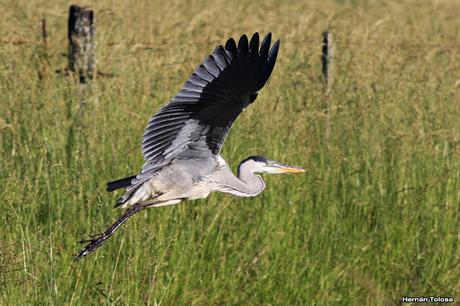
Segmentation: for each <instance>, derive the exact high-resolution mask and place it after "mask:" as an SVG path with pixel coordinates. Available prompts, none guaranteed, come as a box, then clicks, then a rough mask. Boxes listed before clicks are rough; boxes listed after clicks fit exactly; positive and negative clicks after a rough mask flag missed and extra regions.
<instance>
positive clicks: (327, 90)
mask: <svg viewBox="0 0 460 306" xmlns="http://www.w3.org/2000/svg"><path fill="white" fill-rule="evenodd" d="M333 54H334V53H333V48H332V34H331V33H329V31H325V32H323V45H322V52H321V63H322V75H323V89H324V101H325V103H324V104H325V105H324V112H325V113H326V115H327V117H326V120H327V121H326V138H329V135H330V130H331V121H330V110H331V100H330V95H331V88H332V81H333V74H332V59H333Z"/></svg>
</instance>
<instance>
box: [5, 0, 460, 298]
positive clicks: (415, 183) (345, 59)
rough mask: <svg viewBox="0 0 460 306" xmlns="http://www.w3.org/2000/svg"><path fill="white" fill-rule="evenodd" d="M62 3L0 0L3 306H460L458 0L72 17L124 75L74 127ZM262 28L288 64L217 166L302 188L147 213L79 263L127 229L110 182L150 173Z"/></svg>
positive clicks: (176, 8)
mask: <svg viewBox="0 0 460 306" xmlns="http://www.w3.org/2000/svg"><path fill="white" fill-rule="evenodd" d="M70 4H73V3H71V2H68V1H52V2H50V1H39V0H34V1H24V0H20V1H7V0H0V11H1V13H2V16H3V18H2V19H1V21H0V37H1V43H0V91H1V94H0V198H1V201H0V208H1V212H2V213H1V215H0V304H2V305H25V304H34V305H44V304H49V305H64V304H65V305H90V304H91V305H93V304H108V305H111V304H116V305H128V304H129V305H139V304H145V305H157V304H162V305H183V304H187V305H209V304H211V305H213V304H217V305H256V304H263V305H337V304H339V305H364V304H367V305H393V304H399V298H400V297H401V296H403V295H409V296H419V295H451V296H456V301H457V303H458V301H459V299H460V250H459V238H460V234H459V232H460V231H459V230H460V224H459V223H460V221H459V220H460V218H459V216H460V213H459V211H460V142H459V141H460V139H459V137H460V119H459V118H460V107H459V103H460V100H459V98H460V64H459V63H460V43H459V42H460V31H459V30H460V19H459V18H458V12H459V9H460V3H459V2H458V1H447V0H446V1H401V2H398V1H359V0H356V1H346V0H336V1H333V0H328V1H320V0H317V1H316V0H315V1H308V2H307V1H305V2H300V1H223V0H217V1H188V2H185V1H184V2H182V1H176V0H173V1H168V2H166V1H136V2H131V1H121V0H112V1H108V0H103V1H97V2H96V1H93V2H91V1H87V2H84V3H79V4H80V5H89V6H90V7H92V8H93V9H94V10H95V13H96V27H97V61H98V69H99V70H100V71H102V72H105V73H113V74H114V75H115V76H114V77H113V78H99V79H97V80H96V81H94V82H93V84H92V86H91V88H90V89H89V90H88V92H87V93H86V97H85V100H86V101H87V103H86V106H85V111H84V112H83V113H82V112H79V104H80V97H79V94H78V89H77V87H76V86H75V83H74V80H72V78H70V77H66V76H63V75H59V74H56V73H55V70H57V69H64V68H65V67H66V66H67V60H66V57H65V54H66V52H67V37H66V35H67V33H66V28H67V12H68V8H69V6H70ZM75 4H77V3H75ZM42 18H46V20H47V23H48V31H49V37H48V45H47V46H44V45H43V44H42V42H41V20H42ZM328 28H329V29H330V30H331V33H332V34H333V38H334V76H333V77H334V83H333V86H332V93H331V105H332V108H331V110H330V112H329V119H327V116H326V115H325V113H324V95H323V90H322V82H321V61H320V52H321V33H322V32H323V31H324V30H325V29H328ZM255 31H259V32H260V33H261V34H265V33H267V32H269V31H270V32H273V34H274V38H276V39H277V38H281V40H282V44H281V50H280V54H279V59H278V63H277V65H276V67H275V70H274V73H273V75H272V77H271V80H270V82H269V83H268V84H267V86H266V87H265V88H264V89H263V90H262V92H261V94H260V95H259V98H258V99H257V101H256V103H254V104H253V105H252V106H251V107H250V108H249V109H248V110H247V111H245V112H244V114H243V115H242V116H241V117H240V118H239V119H238V121H237V123H236V125H235V126H234V128H233V129H232V131H231V133H230V135H229V137H228V138H227V141H226V144H225V146H224V149H223V153H222V155H223V156H224V157H225V158H226V160H227V161H228V162H229V164H230V165H232V166H233V167H236V166H237V165H238V163H239V161H240V160H241V159H243V158H244V157H246V156H249V155H253V154H258V155H260V154H262V155H265V156H267V157H269V158H272V159H274V160H279V161H282V162H286V163H289V164H292V165H298V166H302V167H304V168H305V169H307V173H306V174H305V175H303V176H302V175H296V176H294V175H293V176H289V175H284V176H267V177H266V182H267V189H266V191H265V192H264V193H263V194H262V195H260V196H259V197H257V198H253V199H238V198H234V197H231V196H227V195H220V194H213V195H212V196H211V197H210V198H209V199H206V200H200V201H194V202H188V203H186V204H181V205H177V206H171V207H165V208H159V209H151V210H148V211H145V212H143V213H141V214H139V215H138V216H136V217H135V218H133V219H132V220H130V222H128V224H127V225H126V226H124V227H123V229H122V230H120V231H119V232H118V233H117V234H116V235H115V236H114V238H113V239H111V240H110V241H108V242H107V244H106V245H104V247H103V248H101V249H99V250H98V251H97V252H96V253H94V254H93V255H92V256H90V257H88V258H85V259H84V260H83V261H82V262H79V263H76V264H74V263H73V262H72V259H73V256H75V255H76V254H77V252H78V250H79V249H80V247H81V245H80V244H79V243H78V240H80V239H83V238H87V237H88V235H89V234H95V233H98V232H100V231H102V230H104V229H105V228H106V227H107V226H108V225H110V223H111V222H112V221H113V220H114V219H115V218H116V217H117V216H118V215H119V213H120V211H114V210H112V206H113V204H114V201H115V200H116V198H117V195H114V194H108V193H106V192H105V183H106V182H107V181H109V180H114V179H118V178H121V177H124V176H127V175H130V174H134V173H136V172H137V171H138V170H139V168H140V166H141V165H142V157H141V154H140V143H141V138H142V133H143V129H144V127H145V125H146V123H147V121H148V119H149V118H150V116H151V115H153V114H154V113H155V112H156V111H157V110H158V108H159V107H160V106H161V105H163V104H164V103H166V102H167V101H168V100H169V99H170V98H171V97H172V96H173V95H175V93H176V92H177V91H178V90H179V88H180V86H181V84H182V83H183V82H184V81H185V80H186V78H187V77H188V75H189V74H190V73H191V71H192V70H193V69H194V67H195V66H197V65H198V64H199V63H200V62H201V61H202V60H203V59H204V58H205V55H207V54H209V53H210V52H211V51H212V50H213V49H214V47H215V46H216V45H218V44H222V43H224V42H225V41H226V39H227V38H229V37H235V38H237V37H239V36H240V35H241V34H243V33H247V34H249V35H250V34H252V33H253V32H255ZM328 120H329V121H330V123H331V133H330V136H329V138H326V137H325V135H326V123H327V122H328ZM77 121H78V122H81V126H80V127H79V128H77V129H74V130H71V129H72V126H75V122H77Z"/></svg>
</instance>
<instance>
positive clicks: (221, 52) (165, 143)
mask: <svg viewBox="0 0 460 306" xmlns="http://www.w3.org/2000/svg"><path fill="white" fill-rule="evenodd" d="M271 37H272V36H271V33H269V34H268V35H267V36H265V38H264V39H263V40H262V43H260V48H259V34H258V33H255V34H254V35H253V36H252V37H251V39H250V40H248V37H247V36H246V35H243V36H241V38H240V39H239V41H238V45H237V44H236V42H235V40H233V39H232V38H230V39H229V40H228V41H227V42H226V44H225V46H219V47H217V48H216V49H215V50H214V52H212V54H211V55H209V56H208V57H207V58H206V59H205V60H204V62H203V63H202V64H201V65H199V66H198V67H197V68H196V69H195V71H194V72H193V73H192V75H191V76H190V77H189V78H188V80H187V81H186V82H185V84H184V85H183V86H182V88H181V90H180V91H179V93H178V94H177V95H176V96H175V97H174V98H172V99H171V100H170V102H169V103H168V104H166V105H165V106H163V107H162V108H161V109H160V110H159V112H158V113H156V114H155V115H154V116H153V117H152V118H151V119H150V121H149V123H148V125H147V127H146V128H145V132H144V138H143V143H142V154H143V157H144V160H145V163H144V165H143V166H142V169H141V171H140V173H139V174H137V175H134V176H130V177H127V178H123V179H120V180H117V181H113V182H110V183H108V184H107V191H114V190H117V189H120V188H126V192H125V194H124V195H123V196H122V197H121V198H120V199H119V200H118V202H117V205H116V206H115V207H121V208H128V209H127V211H126V212H125V213H124V214H123V215H122V216H121V217H120V218H119V219H118V220H117V221H116V222H115V223H114V224H113V225H112V226H110V227H109V228H108V229H107V230H106V231H105V232H104V233H102V234H100V235H98V236H96V237H94V238H93V239H90V240H86V241H83V242H88V244H87V245H86V247H84V248H83V249H82V250H81V251H80V253H79V255H78V256H77V257H76V258H75V260H79V259H80V258H82V257H84V256H86V255H88V254H90V253H91V252H93V251H94V250H95V249H96V248H98V247H99V246H100V245H101V244H102V243H103V242H104V241H105V240H107V239H108V238H109V237H110V236H112V235H113V233H114V232H115V231H116V230H117V229H118V228H119V227H120V226H121V225H122V224H123V223H125V222H126V221H127V220H128V219H129V218H130V217H131V216H132V215H134V214H135V213H137V212H139V211H141V210H142V209H144V208H146V207H159V206H165V205H172V204H177V203H179V202H181V201H183V200H191V199H201V198H206V197H207V196H208V195H209V194H210V193H211V192H215V191H219V192H224V193H229V194H232V195H235V196H238V197H253V196H256V195H258V194H260V193H261V192H262V191H263V190H264V188H265V183H264V180H263V179H262V177H261V176H260V175H258V174H259V173H270V174H271V173H300V172H304V170H303V169H301V168H297V167H292V166H288V165H285V164H282V163H279V162H275V161H272V160H269V159H267V158H265V157H262V156H251V157H248V158H246V159H244V160H243V161H242V162H241V163H240V164H239V167H238V173H237V175H236V176H235V175H234V174H233V172H232V171H231V170H230V168H229V166H228V165H227V163H226V162H225V160H224V159H223V158H222V157H221V156H220V151H221V148H222V145H223V143H224V140H225V137H226V136H227V134H228V132H229V130H230V128H231V126H232V124H233V122H234V121H235V119H236V118H237V117H238V115H239V114H240V113H241V112H242V111H243V110H244V109H245V108H246V107H247V106H249V104H251V103H252V102H254V100H255V99H256V98H257V94H258V91H259V90H260V89H262V87H263V86H264V85H265V83H266V82H267V80H268V78H269V77H270V75H271V73H272V71H273V68H274V66H275V62H276V57H277V54H278V49H279V46H280V41H279V40H278V41H276V42H275V43H274V44H273V46H271V47H270V45H271Z"/></svg>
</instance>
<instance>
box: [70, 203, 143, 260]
mask: <svg viewBox="0 0 460 306" xmlns="http://www.w3.org/2000/svg"><path fill="white" fill-rule="evenodd" d="M145 207H147V205H146V204H142V203H137V204H135V205H133V206H132V207H131V208H129V209H128V210H127V211H126V212H125V213H124V214H123V215H122V216H121V217H120V218H118V219H117V221H115V223H114V224H112V226H110V227H109V228H108V229H107V230H106V231H105V232H103V233H102V234H99V235H95V236H90V237H92V238H91V239H88V240H82V241H80V242H81V243H88V244H87V245H86V246H85V247H84V248H83V249H82V250H81V251H80V253H79V254H78V255H77V257H75V259H74V260H73V261H79V260H80V259H82V258H83V257H85V256H86V255H89V254H91V253H92V252H94V251H95V250H96V249H97V248H98V247H100V246H101V245H102V244H103V243H104V242H105V241H106V240H107V239H109V238H110V237H111V236H112V235H113V234H114V233H115V231H116V230H117V229H118V228H119V227H120V226H122V225H123V223H125V222H126V221H128V219H129V218H131V217H132V216H133V215H134V214H135V213H137V212H139V211H141V210H142V209H144V208H145Z"/></svg>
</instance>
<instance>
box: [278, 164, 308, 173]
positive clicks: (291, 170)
mask: <svg viewBox="0 0 460 306" xmlns="http://www.w3.org/2000/svg"><path fill="white" fill-rule="evenodd" d="M279 169H280V171H281V172H282V173H303V172H305V170H304V169H302V168H297V167H286V166H283V167H280V168H279Z"/></svg>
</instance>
